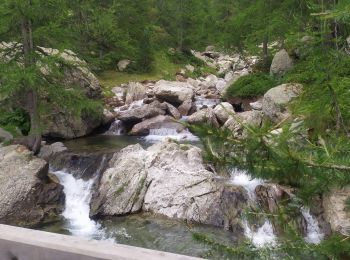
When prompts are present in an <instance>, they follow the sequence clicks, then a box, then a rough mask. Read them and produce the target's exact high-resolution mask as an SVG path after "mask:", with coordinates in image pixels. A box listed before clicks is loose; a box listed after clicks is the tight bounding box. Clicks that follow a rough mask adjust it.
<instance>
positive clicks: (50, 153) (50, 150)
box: [38, 142, 68, 161]
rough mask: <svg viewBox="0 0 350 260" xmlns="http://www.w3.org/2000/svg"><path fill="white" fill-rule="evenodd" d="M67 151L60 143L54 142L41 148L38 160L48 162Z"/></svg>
mask: <svg viewBox="0 0 350 260" xmlns="http://www.w3.org/2000/svg"><path fill="white" fill-rule="evenodd" d="M65 151H68V148H67V147H66V146H65V145H64V144H63V143H61V142H56V143H53V144H50V145H43V146H41V149H40V153H39V154H38V157H39V158H42V159H44V160H46V161H50V159H51V158H53V157H55V156H56V155H57V154H59V153H62V152H65Z"/></svg>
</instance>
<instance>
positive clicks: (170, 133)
mask: <svg viewBox="0 0 350 260" xmlns="http://www.w3.org/2000/svg"><path fill="white" fill-rule="evenodd" d="M166 138H171V139H174V140H176V141H188V142H197V141H199V139H198V137H197V136H195V135H193V134H192V133H191V132H190V131H188V130H187V129H186V130H183V131H181V132H178V131H177V130H176V129H175V128H158V129H151V130H150V134H149V135H147V136H145V137H144V140H145V141H146V142H150V143H157V142H160V141H162V140H164V139H166Z"/></svg>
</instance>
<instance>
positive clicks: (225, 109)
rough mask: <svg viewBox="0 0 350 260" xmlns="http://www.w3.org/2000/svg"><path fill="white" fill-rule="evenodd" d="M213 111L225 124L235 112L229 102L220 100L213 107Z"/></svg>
mask: <svg viewBox="0 0 350 260" xmlns="http://www.w3.org/2000/svg"><path fill="white" fill-rule="evenodd" d="M214 113H215V115H216V118H217V119H218V120H219V122H220V123H221V124H225V123H226V121H227V120H228V119H229V117H230V116H231V115H233V114H235V110H234V108H233V106H232V105H231V104H230V103H228V102H222V103H220V104H219V105H217V106H216V107H215V109H214Z"/></svg>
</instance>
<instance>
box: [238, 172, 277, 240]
mask: <svg viewBox="0 0 350 260" xmlns="http://www.w3.org/2000/svg"><path fill="white" fill-rule="evenodd" d="M231 182H232V183H233V184H235V185H238V186H242V187H244V188H245V190H246V191H247V193H248V196H249V199H250V203H251V204H253V205H256V204H257V202H256V195H255V188H256V187H257V186H258V185H261V184H263V183H264V182H263V181H262V180H260V179H253V178H251V177H250V176H249V175H248V174H247V173H246V172H244V171H239V170H237V169H234V170H233V171H232V177H231ZM243 226H244V234H245V236H246V237H247V238H248V239H249V240H250V241H251V242H252V243H253V244H254V245H255V246H257V247H263V246H273V245H275V244H276V240H277V237H276V235H275V234H274V231H273V225H272V224H271V222H270V221H269V220H268V219H267V218H266V219H265V222H264V224H263V225H262V226H261V227H259V228H258V229H257V230H256V231H253V229H252V228H251V227H250V225H249V223H248V221H247V220H246V219H243Z"/></svg>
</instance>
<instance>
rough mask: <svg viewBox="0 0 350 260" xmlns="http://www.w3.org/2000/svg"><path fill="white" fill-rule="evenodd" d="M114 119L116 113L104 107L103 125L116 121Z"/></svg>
mask: <svg viewBox="0 0 350 260" xmlns="http://www.w3.org/2000/svg"><path fill="white" fill-rule="evenodd" d="M114 119H115V114H113V113H112V112H111V111H109V110H108V109H103V119H102V124H103V125H107V124H110V123H112V122H113V121H114Z"/></svg>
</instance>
